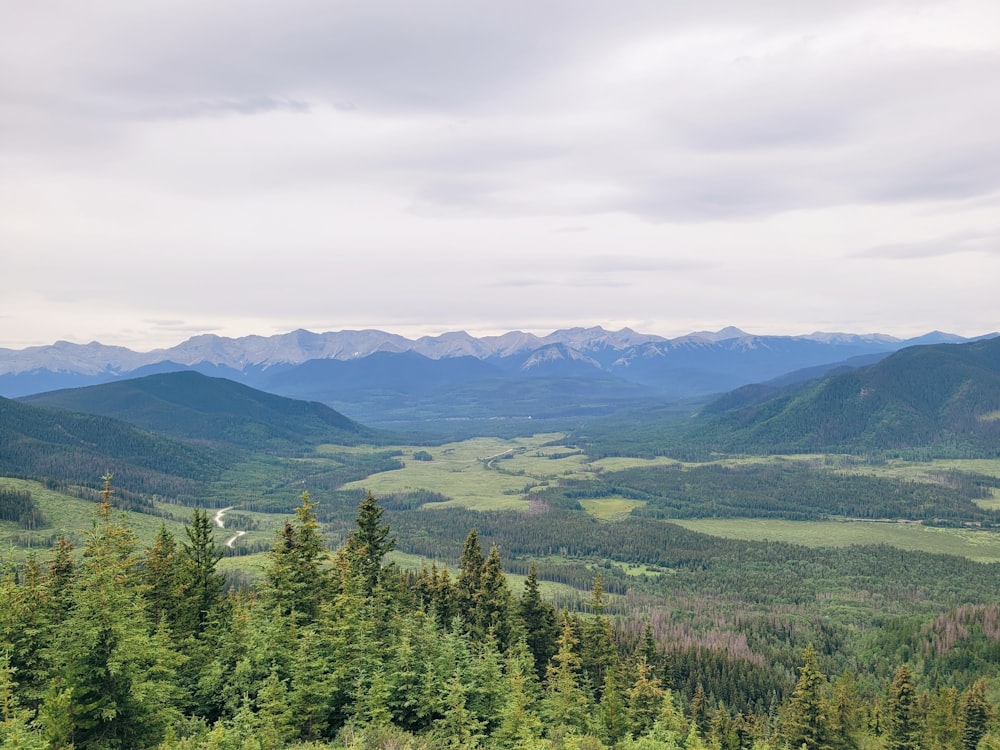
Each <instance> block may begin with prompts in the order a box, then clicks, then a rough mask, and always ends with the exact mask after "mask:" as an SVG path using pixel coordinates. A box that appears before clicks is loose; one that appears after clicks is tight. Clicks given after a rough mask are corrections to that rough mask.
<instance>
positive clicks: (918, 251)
mask: <svg viewBox="0 0 1000 750" xmlns="http://www.w3.org/2000/svg"><path fill="white" fill-rule="evenodd" d="M957 253H986V254H990V255H996V256H1000V229H997V230H992V231H988V232H959V233H956V234H951V235H947V236H943V237H934V238H931V239H927V240H919V241H916V242H894V243H889V244H884V245H876V246H874V247H870V248H867V249H865V250H862V251H860V252H858V253H856V254H855V255H856V256H859V257H869V258H895V259H899V260H911V259H917V258H940V257H943V256H946V255H955V254H957Z"/></svg>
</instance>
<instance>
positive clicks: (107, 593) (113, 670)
mask: <svg viewBox="0 0 1000 750" xmlns="http://www.w3.org/2000/svg"><path fill="white" fill-rule="evenodd" d="M111 495H112V491H111V477H110V476H105V478H104V489H103V491H102V502H101V504H100V506H99V508H98V510H97V521H96V522H95V525H94V529H93V531H92V532H91V534H90V536H89V538H88V540H87V546H86V548H85V550H84V559H83V564H82V566H81V568H80V571H79V574H78V575H77V580H76V581H75V584H74V586H73V590H72V596H73V606H72V609H71V611H70V614H69V616H68V617H67V618H66V620H65V621H64V622H63V623H62V624H61V625H60V626H59V628H58V630H57V632H56V636H55V639H56V647H55V649H54V651H53V653H54V654H55V655H56V663H55V665H54V666H55V675H56V680H55V681H54V683H53V687H54V689H53V691H51V692H50V693H49V695H48V696H47V698H46V700H47V702H48V703H49V705H48V706H47V707H43V711H42V715H43V717H44V719H43V721H45V722H46V723H47V724H48V727H49V734H50V736H54V735H60V734H62V735H65V734H67V733H68V734H69V737H68V738H67V739H68V740H69V741H70V742H71V743H72V744H73V745H74V746H75V747H76V748H77V750H91V749H93V750H109V749H111V750H115V749H117V748H123V749H124V748H134V747H147V746H150V745H154V744H155V743H156V742H157V741H158V739H159V738H160V736H161V735H162V733H163V731H164V729H165V727H166V726H167V724H168V723H169V722H171V721H173V720H174V719H175V718H176V717H177V716H178V715H179V712H178V711H177V710H176V709H175V708H174V706H175V701H176V698H177V690H176V685H175V683H174V681H173V680H174V667H175V665H176V661H175V660H174V658H173V656H172V654H171V653H170V652H169V651H168V650H167V643H166V641H165V640H164V639H163V638H160V637H157V636H156V634H155V633H154V630H153V628H152V626H151V624H150V621H149V618H148V614H147V610H146V602H145V599H144V598H143V596H142V583H141V578H140V573H139V557H138V554H137V551H136V549H137V543H136V539H135V535H134V534H133V532H132V531H131V529H129V528H128V527H126V526H124V525H123V524H122V523H120V522H118V521H117V520H116V519H115V517H114V514H113V509H112V506H111ZM57 727H58V728H57Z"/></svg>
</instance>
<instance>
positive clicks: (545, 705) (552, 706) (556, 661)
mask: <svg viewBox="0 0 1000 750" xmlns="http://www.w3.org/2000/svg"><path fill="white" fill-rule="evenodd" d="M562 619H563V624H562V630H561V632H560V634H559V639H558V641H557V646H558V650H557V651H556V653H555V656H553V657H552V662H551V663H550V664H549V668H548V672H547V673H546V679H545V697H544V698H543V699H542V718H543V719H544V720H545V722H546V724H547V725H548V731H549V733H550V734H555V735H557V736H559V735H561V734H562V733H565V732H566V731H569V732H571V733H572V732H579V733H583V732H586V731H587V727H588V723H589V715H590V697H589V695H588V694H587V691H586V688H585V680H584V678H583V675H582V673H581V666H580V657H579V656H578V655H577V654H576V650H575V649H576V646H577V639H576V636H575V635H574V634H573V624H572V622H571V620H570V618H569V615H568V614H565V613H564V614H563V618H562Z"/></svg>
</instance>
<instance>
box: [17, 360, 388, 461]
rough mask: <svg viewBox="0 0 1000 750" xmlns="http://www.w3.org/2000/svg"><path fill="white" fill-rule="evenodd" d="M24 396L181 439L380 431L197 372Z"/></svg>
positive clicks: (274, 438)
mask: <svg viewBox="0 0 1000 750" xmlns="http://www.w3.org/2000/svg"><path fill="white" fill-rule="evenodd" d="M20 401H21V403H24V404H30V405H33V406H40V407H46V408H57V409H65V410H69V411H73V412H82V413H86V414H98V415H102V416H105V417H114V418H115V419H120V420H123V421H126V422H130V423H132V424H134V425H137V426H139V427H142V428H144V429H146V430H150V431H153V432H156V433H159V434H161V435H167V436H169V437H171V438H174V439H178V440H185V441H199V442H209V443H219V444H224V445H228V446H238V447H240V448H249V449H253V450H264V449H273V450H285V451H287V450H292V451H294V450H297V449H301V448H302V447H303V446H307V445H316V444H320V443H337V444H340V445H356V444H358V443H362V442H373V441H377V440H378V439H379V434H378V433H377V432H376V431H375V430H371V429H369V428H367V427H365V426H363V425H361V424H358V423H357V422H354V421H352V420H350V419H348V418H347V417H345V416H344V415H343V414H340V413H339V412H336V411H334V410H333V409H331V408H329V407H328V406H324V405H323V404H320V403H317V402H314V401H313V402H308V401H299V400H295V399H291V398H285V397H283V396H276V395H274V394H271V393H265V392H263V391H258V390H255V389H253V388H250V387H248V386H245V385H242V384H240V383H236V382H233V381H232V380H227V379H225V378H211V377H208V376H206V375H202V374H200V373H197V372H192V371H185V372H168V373H160V374H156V375H147V376H145V377H141V378H135V379H132V380H123V381H118V382H114V383H104V384H102V385H94V386H89V387H85V388H75V389H69V390H60V391H53V392H49V393H42V394H37V395H34V396H28V397H24V398H22V399H21V400H20Z"/></svg>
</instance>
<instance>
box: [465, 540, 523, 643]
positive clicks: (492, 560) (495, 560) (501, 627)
mask: <svg viewBox="0 0 1000 750" xmlns="http://www.w3.org/2000/svg"><path fill="white" fill-rule="evenodd" d="M512 609H513V597H512V596H511V593H510V585H509V584H508V583H507V576H506V575H504V572H503V565H502V563H501V562H500V552H499V550H498V549H497V548H496V547H492V548H491V549H490V554H489V555H488V556H487V558H486V562H485V563H483V568H482V572H481V573H480V576H479V590H478V591H476V594H475V610H474V613H473V616H472V620H473V628H472V632H473V633H474V634H475V635H476V636H478V637H479V638H483V637H485V635H486V634H487V633H490V632H492V634H493V637H494V638H496V641H497V644H498V647H499V649H500V650H501V651H506V650H507V647H508V646H510V644H511V642H512V640H513V637H514V622H513V618H512Z"/></svg>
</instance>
